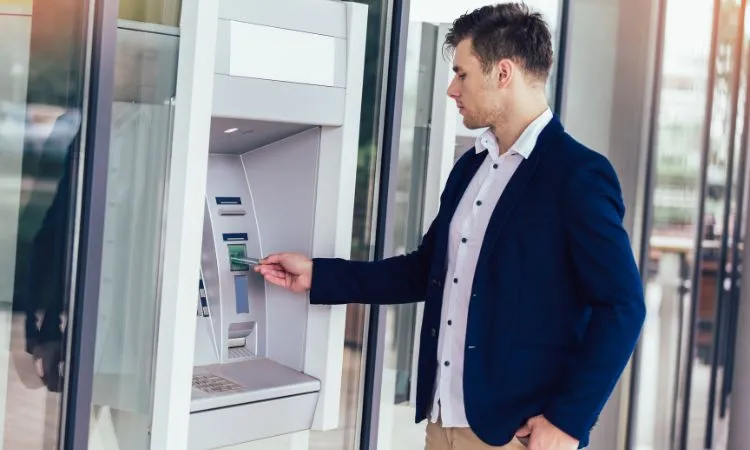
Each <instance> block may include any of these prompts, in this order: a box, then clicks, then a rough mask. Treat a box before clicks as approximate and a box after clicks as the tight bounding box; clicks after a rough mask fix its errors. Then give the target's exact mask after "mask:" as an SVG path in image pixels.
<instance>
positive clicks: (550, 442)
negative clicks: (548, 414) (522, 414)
mask: <svg viewBox="0 0 750 450" xmlns="http://www.w3.org/2000/svg"><path fill="white" fill-rule="evenodd" d="M516 436H517V437H518V438H524V437H528V444H526V447H527V448H528V449H529V450H577V449H578V440H576V439H575V438H573V437H571V436H570V435H568V434H567V433H565V432H564V431H562V430H561V429H559V428H557V427H556V426H554V425H552V423H550V421H549V420H547V419H546V418H545V417H544V416H536V417H532V418H531V419H529V420H528V422H526V425H524V426H522V427H521V428H519V429H518V431H516ZM522 441H525V440H524V439H522Z"/></svg>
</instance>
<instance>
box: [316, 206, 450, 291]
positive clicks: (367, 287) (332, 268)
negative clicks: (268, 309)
mask: <svg viewBox="0 0 750 450" xmlns="http://www.w3.org/2000/svg"><path fill="white" fill-rule="evenodd" d="M436 222H437V219H436V220H435V221H433V223H432V225H431V226H430V228H429V230H428V231H427V233H426V234H425V235H424V237H423V238H422V243H421V244H420V246H419V248H417V250H415V251H413V252H411V253H408V254H406V255H401V256H395V257H392V258H386V259H383V260H380V261H349V260H344V259H338V258H315V259H313V271H312V287H311V289H310V303H312V304H325V305H336V304H344V303H368V304H379V305H385V304H399V303H411V302H417V301H421V300H424V297H425V293H426V288H427V278H428V274H429V270H430V264H431V262H432V255H433V251H434V247H435V227H436V225H435V224H436Z"/></svg>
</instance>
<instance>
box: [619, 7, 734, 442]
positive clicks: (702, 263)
mask: <svg viewBox="0 0 750 450" xmlns="http://www.w3.org/2000/svg"><path fill="white" fill-rule="evenodd" d="M666 3H667V10H666V16H665V24H664V26H665V29H664V30H665V31H664V37H663V39H664V49H663V55H662V61H661V63H662V71H661V73H660V74H659V76H660V79H661V83H660V84H661V90H660V92H658V93H657V95H658V97H657V100H658V103H659V114H658V117H656V118H655V120H656V121H657V123H656V135H657V140H656V143H655V148H654V169H653V170H654V174H655V183H654V191H653V193H650V194H649V195H651V196H652V197H651V200H652V205H651V207H652V217H653V219H652V222H653V223H652V225H651V229H650V230H649V250H648V251H649V252H648V264H647V266H646V267H644V268H643V271H644V276H645V279H646V305H647V318H646V323H645V326H644V329H643V333H642V337H641V342H640V352H639V358H640V363H639V364H638V366H637V367H638V373H637V379H638V384H637V385H638V392H637V394H636V395H637V398H636V399H635V404H636V407H637V410H636V414H635V416H634V417H633V423H634V426H635V429H634V433H633V438H634V440H635V442H634V444H635V447H636V448H639V449H644V450H649V449H653V450H656V449H662V448H673V447H674V448H685V449H688V450H693V449H703V448H724V445H725V440H726V424H727V422H726V421H725V420H723V419H725V418H726V413H727V409H726V406H727V405H726V394H727V392H726V391H725V389H726V387H727V383H728V380H729V377H728V376H727V372H726V369H725V368H726V367H727V364H728V362H729V361H730V360H731V359H730V358H729V356H728V355H729V354H730V353H731V350H728V349H730V348H731V343H732V341H733V338H732V336H733V333H731V332H728V331H727V330H728V329H730V327H731V326H733V325H732V320H733V316H734V315H735V314H736V302H737V299H738V292H737V290H738V288H737V287H736V283H734V282H733V281H732V279H733V278H734V276H735V275H736V265H735V263H736V259H735V258H737V257H738V253H737V242H736V240H735V237H736V236H738V234H739V233H738V230H740V223H739V220H740V217H741V213H740V212H739V211H740V210H739V206H740V205H739V204H738V198H737V197H738V194H739V192H740V190H741V189H743V186H742V185H741V184H740V183H739V182H738V181H739V174H740V171H741V170H742V169H741V168H740V163H739V159H740V158H739V155H740V152H741V151H742V152H745V151H746V149H742V144H741V142H742V139H741V136H742V133H743V132H746V131H745V130H743V124H744V123H745V118H744V115H745V114H746V112H745V111H744V102H745V95H746V91H747V86H746V82H745V77H746V76H747V75H746V74H747V68H746V67H744V66H745V65H746V64H747V61H748V60H747V46H746V45H744V42H745V41H747V39H748V31H747V26H746V25H745V27H744V29H743V28H741V27H743V16H745V14H746V11H744V10H743V8H744V7H745V2H740V1H735V0H722V1H720V2H713V1H711V0H686V1H683V0H681V1H679V2H676V1H669V2H666ZM714 6H718V9H716V10H715V8H714ZM712 27H713V28H712ZM714 33H715V34H714ZM712 44H715V47H714V48H713V49H712ZM702 180H705V186H703V184H702ZM696 242H697V243H698V246H696ZM732 311H734V312H732ZM730 372H731V371H730Z"/></svg>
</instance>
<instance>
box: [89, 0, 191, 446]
mask: <svg viewBox="0 0 750 450" xmlns="http://www.w3.org/2000/svg"><path fill="white" fill-rule="evenodd" d="M154 3H159V4H161V2H154ZM123 25H127V28H124V27H123ZM178 44H179V38H178V36H177V29H176V28H173V27H166V26H162V27H161V28H160V29H159V30H158V32H156V30H154V29H153V27H151V26H149V27H145V26H142V27H140V29H139V25H138V24H132V23H125V24H123V22H120V27H119V28H118V30H117V53H116V56H115V92H114V97H115V98H114V104H113V109H112V125H111V127H112V128H111V137H110V149H109V171H108V175H107V204H106V210H105V219H104V247H103V250H102V272H101V286H100V294H99V310H98V322H97V336H96V346H95V356H94V386H93V402H92V403H93V405H92V414H91V427H90V439H89V445H90V447H89V448H90V449H93V450H98V449H101V450H105V449H106V450H110V449H112V450H116V449H121V450H138V449H148V448H149V428H150V424H151V396H152V395H151V393H152V387H153V364H154V357H155V342H156V324H157V312H158V310H159V302H158V298H159V291H158V286H159V277H160V274H161V265H160V262H161V249H162V244H161V242H162V219H163V211H164V208H165V205H164V200H165V186H166V182H167V167H168V163H169V159H170V150H171V143H172V99H173V97H174V94H175V84H176V74H177V50H178Z"/></svg>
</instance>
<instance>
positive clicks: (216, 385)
mask: <svg viewBox="0 0 750 450" xmlns="http://www.w3.org/2000/svg"><path fill="white" fill-rule="evenodd" d="M193 387H194V388H196V389H200V390H201V391H203V392H207V393H210V394H212V393H217V392H241V391H244V390H245V388H244V387H242V386H240V385H239V384H237V383H235V382H234V381H231V380H227V379H226V378H222V377H219V376H216V375H193Z"/></svg>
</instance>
